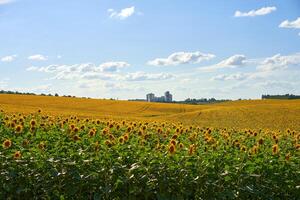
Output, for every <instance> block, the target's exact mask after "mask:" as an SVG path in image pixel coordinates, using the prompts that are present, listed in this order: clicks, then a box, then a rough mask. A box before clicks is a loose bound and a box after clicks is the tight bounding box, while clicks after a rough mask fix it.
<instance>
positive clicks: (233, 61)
mask: <svg viewBox="0 0 300 200" xmlns="http://www.w3.org/2000/svg"><path fill="white" fill-rule="evenodd" d="M246 62H247V61H246V56H244V55H239V54H237V55H233V56H231V57H229V58H227V59H225V60H223V61H221V62H219V63H217V64H216V65H212V66H206V67H200V68H199V70H201V71H215V70H217V69H223V68H236V67H239V66H243V65H245V64H246Z"/></svg>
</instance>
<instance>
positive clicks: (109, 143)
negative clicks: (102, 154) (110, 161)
mask: <svg viewBox="0 0 300 200" xmlns="http://www.w3.org/2000/svg"><path fill="white" fill-rule="evenodd" d="M104 144H105V145H106V146H108V147H111V146H112V143H111V142H110V141H109V140H105V142H104Z"/></svg>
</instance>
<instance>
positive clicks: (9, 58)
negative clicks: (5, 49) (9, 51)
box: [1, 55, 17, 62]
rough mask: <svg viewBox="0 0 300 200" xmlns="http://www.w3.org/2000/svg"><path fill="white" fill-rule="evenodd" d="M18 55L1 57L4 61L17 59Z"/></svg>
mask: <svg viewBox="0 0 300 200" xmlns="http://www.w3.org/2000/svg"><path fill="white" fill-rule="evenodd" d="M16 57H17V55H11V56H5V57H3V58H1V61H2V62H12V61H14V60H15V58H16Z"/></svg>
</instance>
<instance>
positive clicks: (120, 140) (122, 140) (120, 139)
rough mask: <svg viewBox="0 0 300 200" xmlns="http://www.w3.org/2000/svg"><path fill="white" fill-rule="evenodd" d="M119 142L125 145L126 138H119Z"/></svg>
mask: <svg viewBox="0 0 300 200" xmlns="http://www.w3.org/2000/svg"><path fill="white" fill-rule="evenodd" d="M119 142H120V143H121V144H123V143H124V137H122V136H121V137H119Z"/></svg>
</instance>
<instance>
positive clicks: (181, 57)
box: [148, 51, 215, 66]
mask: <svg viewBox="0 0 300 200" xmlns="http://www.w3.org/2000/svg"><path fill="white" fill-rule="evenodd" d="M214 57H215V55H213V54H205V53H201V52H199V51H196V52H176V53H173V54H171V55H170V56H168V57H167V58H156V59H154V60H151V61H149V62H148V65H153V66H168V65H179V64H188V63H199V62H201V61H204V60H210V59H212V58H214Z"/></svg>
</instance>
